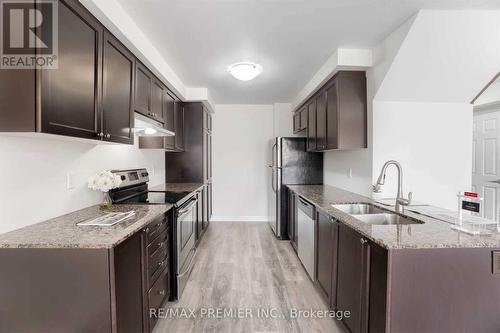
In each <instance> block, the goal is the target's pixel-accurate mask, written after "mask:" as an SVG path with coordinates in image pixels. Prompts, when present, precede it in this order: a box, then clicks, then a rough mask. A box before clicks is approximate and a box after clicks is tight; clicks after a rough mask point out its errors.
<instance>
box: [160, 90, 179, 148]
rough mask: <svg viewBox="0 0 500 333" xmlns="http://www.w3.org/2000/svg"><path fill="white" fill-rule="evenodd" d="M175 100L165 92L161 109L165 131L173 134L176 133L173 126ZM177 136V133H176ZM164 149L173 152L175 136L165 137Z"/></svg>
mask: <svg viewBox="0 0 500 333" xmlns="http://www.w3.org/2000/svg"><path fill="white" fill-rule="evenodd" d="M175 103H176V101H175V98H174V97H172V96H171V95H170V94H169V93H168V92H165V94H164V96H163V107H164V110H165V129H167V130H169V131H171V132H174V133H175V131H176V128H175V127H176V126H175V125H176V124H175ZM176 135H177V133H176ZM164 140H165V149H167V150H175V140H176V137H175V136H167V137H165V139H164Z"/></svg>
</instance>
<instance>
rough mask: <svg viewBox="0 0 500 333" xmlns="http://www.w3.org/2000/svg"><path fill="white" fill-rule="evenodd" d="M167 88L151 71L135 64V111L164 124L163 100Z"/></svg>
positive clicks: (137, 63) (139, 64)
mask: <svg viewBox="0 0 500 333" xmlns="http://www.w3.org/2000/svg"><path fill="white" fill-rule="evenodd" d="M166 91H167V88H166V87H165V85H163V83H162V82H161V81H160V80H158V79H157V78H156V77H155V76H154V75H153V73H151V71H150V70H149V69H148V68H147V67H146V66H144V65H143V64H141V63H140V62H139V61H137V62H136V73H135V111H137V112H139V113H141V114H142V115H144V116H146V117H149V118H151V119H153V120H156V121H158V122H160V123H162V124H163V123H165V113H166V112H165V108H164V103H163V99H164V96H165V92H166Z"/></svg>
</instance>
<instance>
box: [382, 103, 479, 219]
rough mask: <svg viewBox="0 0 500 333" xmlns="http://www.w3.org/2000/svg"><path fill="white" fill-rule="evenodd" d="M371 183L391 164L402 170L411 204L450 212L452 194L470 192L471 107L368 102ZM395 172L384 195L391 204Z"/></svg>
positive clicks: (389, 174) (389, 176)
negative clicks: (394, 161) (370, 129)
mask: <svg viewBox="0 0 500 333" xmlns="http://www.w3.org/2000/svg"><path fill="white" fill-rule="evenodd" d="M373 113H374V119H373V179H374V182H375V180H376V179H377V177H378V175H379V173H380V170H381V168H382V165H383V164H384V163H385V162H386V161H388V160H391V159H394V160H397V161H398V162H400V163H401V165H402V166H403V172H404V179H403V180H404V181H403V184H404V192H405V195H407V193H408V191H412V192H413V198H414V200H415V201H420V202H424V203H429V204H432V205H435V206H438V207H443V208H448V209H453V210H455V209H456V205H457V203H456V201H457V200H456V194H457V193H458V192H459V191H467V190H470V188H471V181H472V178H471V177H472V105H470V104H467V103H410V102H374V104H373ZM396 189H397V173H396V169H395V167H393V166H391V167H390V169H388V172H387V177H386V185H385V186H384V194H385V196H386V197H389V198H394V197H395V194H396Z"/></svg>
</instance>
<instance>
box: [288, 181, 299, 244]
mask: <svg viewBox="0 0 500 333" xmlns="http://www.w3.org/2000/svg"><path fill="white" fill-rule="evenodd" d="M287 210H288V212H287V214H288V218H287V222H288V224H287V232H288V239H289V240H290V242H291V244H292V247H293V248H294V249H295V251H297V237H296V230H297V228H296V222H297V219H296V216H295V215H296V213H295V193H294V192H293V191H291V190H290V189H288V208H287Z"/></svg>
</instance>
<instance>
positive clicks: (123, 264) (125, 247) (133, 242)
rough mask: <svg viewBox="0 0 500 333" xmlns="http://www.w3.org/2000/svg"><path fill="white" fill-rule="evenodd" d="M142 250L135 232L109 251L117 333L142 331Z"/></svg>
mask: <svg viewBox="0 0 500 333" xmlns="http://www.w3.org/2000/svg"><path fill="white" fill-rule="evenodd" d="M142 247H143V244H142V232H141V231H139V232H137V233H135V234H134V235H133V236H131V237H129V238H127V239H126V240H125V241H123V242H122V243H120V244H119V245H118V246H117V247H115V248H113V250H112V251H113V257H112V258H113V262H112V265H113V266H112V268H113V270H112V271H113V272H114V273H115V281H114V286H115V297H116V303H115V304H116V326H117V332H143V331H145V330H144V328H145V325H146V323H144V322H143V318H144V317H143V314H144V312H143V311H144V309H143V307H142V300H143V289H142V288H143V275H142V264H143V263H142V251H143V249H142ZM146 318H147V317H146Z"/></svg>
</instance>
